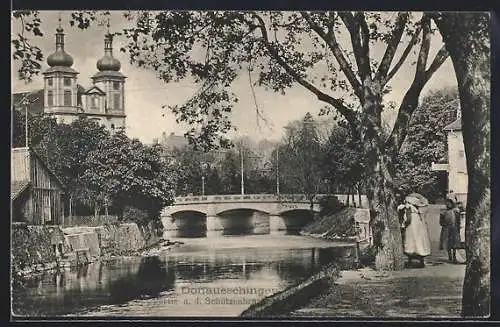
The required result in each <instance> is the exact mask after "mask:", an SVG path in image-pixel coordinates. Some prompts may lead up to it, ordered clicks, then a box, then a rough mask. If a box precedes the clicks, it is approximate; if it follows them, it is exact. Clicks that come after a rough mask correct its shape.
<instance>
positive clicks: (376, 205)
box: [361, 78, 404, 270]
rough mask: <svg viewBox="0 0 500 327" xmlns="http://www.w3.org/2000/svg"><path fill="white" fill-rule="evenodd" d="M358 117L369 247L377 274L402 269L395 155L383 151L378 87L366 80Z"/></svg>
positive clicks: (380, 96) (377, 83)
mask: <svg viewBox="0 0 500 327" xmlns="http://www.w3.org/2000/svg"><path fill="white" fill-rule="evenodd" d="M363 86H364V101H363V116H362V121H361V123H362V133H361V135H362V141H363V147H364V149H363V151H364V155H365V160H366V165H367V168H368V170H367V172H368V178H367V184H366V195H367V197H368V201H369V207H370V225H371V228H372V231H373V245H374V246H375V247H376V249H377V255H376V257H375V268H376V269H377V270H402V269H403V268H404V255H403V246H402V241H401V229H400V228H399V219H398V214H397V212H396V199H395V190H394V183H393V174H394V158H395V155H394V154H395V151H393V149H388V150H387V149H386V145H385V138H384V135H383V133H382V130H381V127H382V109H383V105H382V87H381V84H380V82H379V81H371V80H370V79H369V78H367V80H366V81H364V83H363Z"/></svg>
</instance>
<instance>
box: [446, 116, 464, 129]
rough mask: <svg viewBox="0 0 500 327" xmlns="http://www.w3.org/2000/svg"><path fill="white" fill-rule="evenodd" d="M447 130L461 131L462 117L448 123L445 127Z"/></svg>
mask: <svg viewBox="0 0 500 327" xmlns="http://www.w3.org/2000/svg"><path fill="white" fill-rule="evenodd" d="M443 130H445V131H460V130H462V119H461V118H457V119H456V120H455V121H454V122H453V123H451V124H448V125H447V126H445V128H443Z"/></svg>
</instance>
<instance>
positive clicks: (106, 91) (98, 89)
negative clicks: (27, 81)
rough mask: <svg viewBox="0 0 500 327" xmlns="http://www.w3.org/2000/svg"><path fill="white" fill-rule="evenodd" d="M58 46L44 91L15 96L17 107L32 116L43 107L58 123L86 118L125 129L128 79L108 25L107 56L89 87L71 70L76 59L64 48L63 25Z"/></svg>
mask: <svg viewBox="0 0 500 327" xmlns="http://www.w3.org/2000/svg"><path fill="white" fill-rule="evenodd" d="M55 46H56V49H55V52H54V53H52V54H51V55H50V56H48V57H47V64H48V65H49V68H48V69H47V70H45V71H44V72H43V79H44V88H43V90H34V91H32V92H23V93H17V94H14V97H13V98H14V106H15V108H16V109H22V110H24V109H25V106H28V108H27V110H28V111H29V113H31V114H33V113H39V112H40V111H41V110H40V109H41V108H40V107H41V106H42V105H43V110H42V112H43V113H44V114H47V115H52V116H53V117H54V118H56V120H57V121H58V122H59V123H67V124H69V123H71V122H72V121H74V120H76V119H78V117H82V116H83V117H87V118H89V119H91V120H95V121H96V122H98V123H99V124H101V125H104V126H106V127H107V128H108V129H110V130H115V129H124V128H125V126H126V114H125V88H124V85H125V79H126V77H125V76H124V75H123V74H122V73H121V72H120V68H121V64H120V61H119V60H118V59H116V58H114V57H113V35H112V34H111V33H110V32H109V25H108V32H107V33H106V35H105V37H104V56H103V57H102V58H101V59H99V60H97V63H96V67H97V72H96V73H95V74H94V75H93V76H92V77H91V79H92V85H90V86H88V87H84V86H82V85H80V84H78V75H79V73H78V72H77V71H76V70H75V69H74V68H72V66H73V58H72V57H71V56H70V55H69V54H68V53H66V51H65V49H64V31H63V29H62V27H61V26H59V27H58V28H57V29H56V44H55ZM34 95H36V97H35V98H34ZM30 98H31V100H32V101H30ZM23 99H24V100H26V99H27V100H28V101H27V103H26V102H25V103H22V100H23Z"/></svg>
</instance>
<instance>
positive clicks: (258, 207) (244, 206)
mask: <svg viewBox="0 0 500 327" xmlns="http://www.w3.org/2000/svg"><path fill="white" fill-rule="evenodd" d="M275 207H276V205H275V204H274V203H258V202H223V203H220V204H217V206H216V208H215V214H216V215H221V214H224V213H226V212H230V211H235V210H249V211H255V212H263V213H266V214H270V213H271V212H273V211H275Z"/></svg>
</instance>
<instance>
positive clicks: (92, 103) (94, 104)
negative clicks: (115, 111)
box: [90, 94, 99, 109]
mask: <svg viewBox="0 0 500 327" xmlns="http://www.w3.org/2000/svg"><path fill="white" fill-rule="evenodd" d="M90 107H91V108H92V109H99V97H98V96H97V95H95V94H94V95H93V96H92V99H91V101H90Z"/></svg>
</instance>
